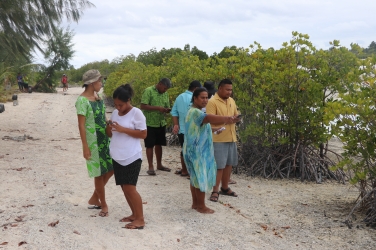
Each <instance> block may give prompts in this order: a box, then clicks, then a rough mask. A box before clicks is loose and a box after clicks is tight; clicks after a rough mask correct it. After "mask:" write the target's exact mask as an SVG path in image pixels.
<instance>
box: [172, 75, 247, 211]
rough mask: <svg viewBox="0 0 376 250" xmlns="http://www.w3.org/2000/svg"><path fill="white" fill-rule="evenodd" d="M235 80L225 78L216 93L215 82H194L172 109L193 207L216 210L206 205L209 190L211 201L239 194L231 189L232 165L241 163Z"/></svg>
mask: <svg viewBox="0 0 376 250" xmlns="http://www.w3.org/2000/svg"><path fill="white" fill-rule="evenodd" d="M231 95H232V82H231V81H230V80H229V79H223V80H222V81H221V82H220V83H219V84H218V91H217V92H216V93H215V88H214V83H212V82H205V84H204V87H201V84H200V82H198V81H193V82H191V83H190V85H189V87H188V90H186V91H185V92H184V93H182V94H180V95H179V96H178V97H177V98H176V101H175V103H174V106H173V108H172V113H171V114H172V119H173V123H174V127H173V133H175V134H178V138H179V142H180V145H181V146H182V148H183V149H182V152H181V165H182V169H181V172H180V175H181V176H187V175H189V176H190V183H191V194H192V208H194V209H196V210H197V211H198V212H201V213H214V211H213V210H212V209H210V208H208V207H206V205H205V193H206V192H208V191H210V190H212V193H211V196H210V198H209V200H210V201H213V202H218V199H219V194H222V195H228V196H233V197H237V196H238V195H237V194H236V193H235V192H234V191H232V190H231V188H229V183H230V175H231V172H232V166H236V165H237V163H238V155H237V147H236V131H235V123H237V122H239V121H240V118H239V117H238V115H239V114H238V110H237V106H236V104H235V101H234V100H233V99H232V98H231Z"/></svg>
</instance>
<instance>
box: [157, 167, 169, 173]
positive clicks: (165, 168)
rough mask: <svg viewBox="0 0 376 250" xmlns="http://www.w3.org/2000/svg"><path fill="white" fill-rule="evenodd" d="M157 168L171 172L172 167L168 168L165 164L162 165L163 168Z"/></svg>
mask: <svg viewBox="0 0 376 250" xmlns="http://www.w3.org/2000/svg"><path fill="white" fill-rule="evenodd" d="M157 169H158V170H161V171H166V172H171V168H167V167H164V166H162V167H161V168H157Z"/></svg>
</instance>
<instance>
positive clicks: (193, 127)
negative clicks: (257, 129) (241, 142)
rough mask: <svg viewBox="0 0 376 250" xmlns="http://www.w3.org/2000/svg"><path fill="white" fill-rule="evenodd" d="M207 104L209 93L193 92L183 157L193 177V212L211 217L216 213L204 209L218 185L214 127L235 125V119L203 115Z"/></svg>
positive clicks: (200, 89) (202, 91)
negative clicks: (206, 193) (209, 196)
mask: <svg viewBox="0 0 376 250" xmlns="http://www.w3.org/2000/svg"><path fill="white" fill-rule="evenodd" d="M207 103H208V91H207V90H206V89H205V88H197V89H196V90H195V91H194V92H193V96H192V107H191V108H190V109H189V111H188V113H187V116H186V118H185V131H186V132H185V135H184V145H183V156H184V161H185V164H186V165H187V170H188V172H189V175H190V189H191V193H192V208H193V209H196V210H197V212H200V213H207V214H212V213H214V210H212V209H210V208H208V207H206V205H205V192H208V191H210V190H211V189H212V188H213V186H214V185H215V182H216V175H217V164H216V163H215V159H214V149H213V138H212V132H215V131H217V130H219V128H215V129H214V128H213V129H212V128H211V126H210V124H209V123H212V124H224V123H225V124H230V123H235V122H236V121H237V118H236V117H234V116H218V115H211V114H206V113H204V112H202V111H201V109H202V108H205V107H206V105H207Z"/></svg>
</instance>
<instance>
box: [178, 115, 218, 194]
mask: <svg viewBox="0 0 376 250" xmlns="http://www.w3.org/2000/svg"><path fill="white" fill-rule="evenodd" d="M205 117H206V114H205V113H204V112H202V111H201V110H199V109H197V108H190V109H189V110H188V113H187V116H186V117H185V134H184V145H183V156H184V161H185V164H186V165H187V170H188V172H189V175H190V176H191V178H190V181H191V185H192V186H193V187H195V188H199V189H200V191H201V192H207V191H210V190H211V189H212V188H213V186H214V185H215V181H216V176H217V164H216V163H215V159H214V148H213V138H212V130H211V127H210V124H209V123H207V124H203V123H202V121H203V120H204V118H205Z"/></svg>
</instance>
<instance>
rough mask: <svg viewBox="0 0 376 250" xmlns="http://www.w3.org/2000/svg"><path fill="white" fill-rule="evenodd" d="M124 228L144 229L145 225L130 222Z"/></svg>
mask: <svg viewBox="0 0 376 250" xmlns="http://www.w3.org/2000/svg"><path fill="white" fill-rule="evenodd" d="M123 228H126V229H138V230H141V229H144V226H135V225H133V224H132V223H129V224H126V225H125V226H124V227H123Z"/></svg>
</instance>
